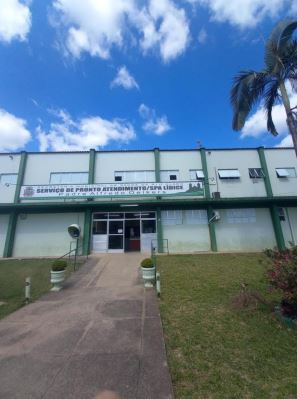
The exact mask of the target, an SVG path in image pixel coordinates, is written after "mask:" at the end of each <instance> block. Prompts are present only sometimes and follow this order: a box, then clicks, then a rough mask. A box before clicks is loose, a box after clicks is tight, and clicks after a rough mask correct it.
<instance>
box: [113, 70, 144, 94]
mask: <svg viewBox="0 0 297 399" xmlns="http://www.w3.org/2000/svg"><path fill="white" fill-rule="evenodd" d="M110 86H111V87H116V86H121V87H123V88H124V89H126V90H131V89H139V86H138V83H137V82H136V80H135V79H134V78H133V76H132V75H131V74H130V72H129V71H128V69H127V68H126V67H125V66H122V67H120V68H119V69H118V73H117V75H116V77H115V78H114V80H113V81H112V82H111V84H110Z"/></svg>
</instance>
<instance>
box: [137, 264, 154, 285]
mask: <svg viewBox="0 0 297 399" xmlns="http://www.w3.org/2000/svg"><path fill="white" fill-rule="evenodd" d="M141 269H142V278H143V281H144V286H145V287H146V288H151V287H153V285H154V283H155V278H156V268H155V266H154V264H153V261H152V260H151V259H150V258H146V259H143V261H142V262H141Z"/></svg>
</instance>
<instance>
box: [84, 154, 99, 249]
mask: <svg viewBox="0 0 297 399" xmlns="http://www.w3.org/2000/svg"><path fill="white" fill-rule="evenodd" d="M95 164H96V151H95V150H94V149H93V148H92V149H91V150H90V159H89V178H88V183H89V184H94V183H95ZM90 200H91V201H93V198H91V199H90ZM91 225H92V211H91V208H88V209H86V210H85V222H84V235H83V248H82V253H83V255H89V253H90V251H91Z"/></svg>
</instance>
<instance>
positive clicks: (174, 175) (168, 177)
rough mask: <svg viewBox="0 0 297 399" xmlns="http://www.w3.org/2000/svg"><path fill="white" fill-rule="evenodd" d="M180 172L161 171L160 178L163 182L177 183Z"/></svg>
mask: <svg viewBox="0 0 297 399" xmlns="http://www.w3.org/2000/svg"><path fill="white" fill-rule="evenodd" d="M178 172H179V171H178V170H161V171H160V178H161V181H162V182H168V181H176V180H178V178H179V176H178V174H179V173H178Z"/></svg>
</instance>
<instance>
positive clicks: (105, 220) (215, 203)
mask: <svg viewBox="0 0 297 399" xmlns="http://www.w3.org/2000/svg"><path fill="white" fill-rule="evenodd" d="M296 170H297V159H296V156H295V152H294V150H293V149H292V148H265V149H264V148H263V147H260V148H256V149H204V148H201V149H197V150H159V149H157V148H155V149H153V150H150V151H95V150H90V151H89V152H57V153H31V152H21V153H12V154H7V153H5V154H4V153H3V154H0V256H2V257H11V256H13V257H34V256H61V255H63V254H65V253H66V252H68V251H69V250H70V249H71V248H73V246H74V245H75V242H73V240H72V239H71V238H70V236H69V235H68V232H67V228H68V226H69V225H71V224H77V225H79V226H80V227H81V237H80V239H79V250H80V252H81V253H83V254H89V253H101V252H125V251H142V252H149V251H150V250H151V247H154V248H156V250H157V251H159V252H165V251H167V250H169V252H170V253H189V252H190V253H196V252H201V251H261V250H263V249H264V248H272V247H275V246H278V247H279V248H280V249H283V248H285V247H286V246H289V245H291V243H292V244H296V243H297V175H296Z"/></svg>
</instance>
